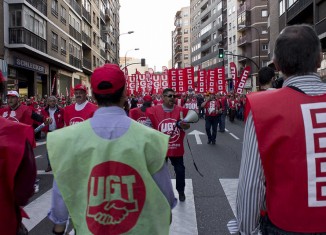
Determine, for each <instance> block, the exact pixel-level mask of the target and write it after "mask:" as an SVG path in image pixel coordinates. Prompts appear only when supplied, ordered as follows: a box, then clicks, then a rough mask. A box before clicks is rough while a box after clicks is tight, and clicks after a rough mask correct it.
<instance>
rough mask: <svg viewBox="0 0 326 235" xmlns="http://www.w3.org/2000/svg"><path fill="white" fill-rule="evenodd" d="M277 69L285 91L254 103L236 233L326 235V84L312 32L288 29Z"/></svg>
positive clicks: (278, 47) (259, 95)
mask: <svg viewBox="0 0 326 235" xmlns="http://www.w3.org/2000/svg"><path fill="white" fill-rule="evenodd" d="M274 64H275V66H276V68H277V69H278V70H279V71H281V72H282V73H283V75H284V79H285V80H284V83H283V87H282V88H281V89H277V90H273V91H266V92H255V94H251V95H248V103H247V105H248V106H249V111H248V112H247V118H246V124H245V130H244V143H243V149H242V160H241V166H240V174H239V185H238V191H237V226H238V229H239V231H240V234H246V235H247V234H258V232H260V233H262V234H263V235H264V234H278V235H285V234H291V235H294V234H301V235H302V234H319V235H321V234H326V223H325V218H326V195H325V191H326V190H325V189H326V188H325V185H326V177H325V176H326V172H325V168H323V167H322V165H325V162H326V158H325V155H326V154H325V153H326V151H325V147H324V146H323V136H324V135H325V136H326V128H325V127H326V125H325V124H326V118H325V117H326V115H325V114H326V112H325V110H326V95H325V94H326V83H323V82H322V81H321V78H320V77H319V75H318V74H317V68H319V67H320V64H321V44H320V41H319V38H318V36H317V34H316V33H315V31H314V30H313V28H312V27H310V26H308V25H292V26H288V27H286V28H285V29H284V30H283V31H282V32H281V33H280V35H279V36H278V39H277V40H276V44H275V50H274ZM264 105H265V106H264ZM270 105H271V106H270ZM263 107H265V108H263Z"/></svg>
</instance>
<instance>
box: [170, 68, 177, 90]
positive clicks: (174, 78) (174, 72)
mask: <svg viewBox="0 0 326 235" xmlns="http://www.w3.org/2000/svg"><path fill="white" fill-rule="evenodd" d="M168 81H169V85H168V86H169V87H170V88H172V89H173V90H175V91H176V92H179V87H178V85H179V83H178V69H169V73H168Z"/></svg>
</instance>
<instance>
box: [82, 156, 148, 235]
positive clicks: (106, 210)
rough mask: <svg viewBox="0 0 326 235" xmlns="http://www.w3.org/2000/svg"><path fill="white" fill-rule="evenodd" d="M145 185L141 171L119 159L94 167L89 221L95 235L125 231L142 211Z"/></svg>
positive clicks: (91, 179)
mask: <svg viewBox="0 0 326 235" xmlns="http://www.w3.org/2000/svg"><path fill="white" fill-rule="evenodd" d="M145 200H146V187H145V184H144V182H143V180H142V177H141V176H140V175H139V173H138V172H137V171H136V170H135V169H134V168H132V167H130V166H129V165H126V164H123V163H120V162H113V161H109V162H105V163H101V164H99V165H97V166H95V167H94V168H93V170H92V172H91V175H90V177H89V180H88V205H87V214H86V221H87V226H88V229H89V230H90V231H91V232H92V233H93V234H111V235H116V234H123V233H126V232H128V231H129V230H130V229H132V228H133V227H134V226H135V225H136V223H137V221H138V218H139V215H140V214H141V212H142V209H143V206H144V203H145Z"/></svg>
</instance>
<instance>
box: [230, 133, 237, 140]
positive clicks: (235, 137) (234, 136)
mask: <svg viewBox="0 0 326 235" xmlns="http://www.w3.org/2000/svg"><path fill="white" fill-rule="evenodd" d="M230 135H231V136H232V137H233V138H234V139H236V140H239V138H238V137H237V136H236V135H234V134H232V133H230Z"/></svg>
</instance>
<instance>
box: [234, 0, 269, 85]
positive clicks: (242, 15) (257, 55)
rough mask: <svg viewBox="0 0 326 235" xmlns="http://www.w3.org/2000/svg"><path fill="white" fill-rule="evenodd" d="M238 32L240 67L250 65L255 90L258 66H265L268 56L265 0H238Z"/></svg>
mask: <svg viewBox="0 0 326 235" xmlns="http://www.w3.org/2000/svg"><path fill="white" fill-rule="evenodd" d="M238 2H239V6H238V21H237V24H238V25H237V27H238V32H239V35H238V36H239V38H238V47H239V53H240V55H241V56H242V57H241V58H239V59H238V61H239V64H240V66H241V67H244V66H246V65H250V66H251V71H252V74H253V79H252V82H253V84H252V86H253V87H252V89H253V90H257V88H258V86H259V84H258V78H257V76H256V75H257V73H258V70H259V68H261V67H263V66H266V65H267V64H268V61H269V57H268V30H267V23H268V7H267V1H266V0H241V1H238Z"/></svg>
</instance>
